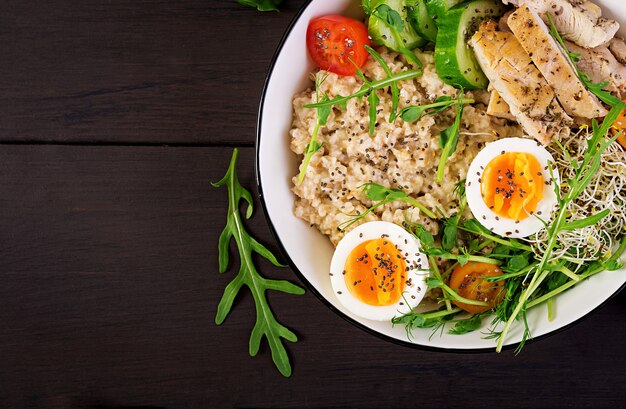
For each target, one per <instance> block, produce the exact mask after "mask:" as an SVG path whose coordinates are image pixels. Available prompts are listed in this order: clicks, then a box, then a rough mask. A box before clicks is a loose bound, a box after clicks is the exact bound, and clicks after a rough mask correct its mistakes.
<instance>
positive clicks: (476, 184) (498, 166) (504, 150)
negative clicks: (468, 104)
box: [465, 138, 560, 238]
mask: <svg viewBox="0 0 626 409" xmlns="http://www.w3.org/2000/svg"><path fill="white" fill-rule="evenodd" d="M559 183H560V180H559V175H558V172H557V170H556V167H555V166H554V159H553V158H552V155H550V153H549V152H548V151H547V150H546V149H545V148H544V147H542V146H541V145H539V144H538V143H537V142H536V141H534V140H531V139H525V138H505V139H500V140H498V141H495V142H492V143H490V144H488V145H487V146H486V147H485V148H484V149H483V150H481V151H480V152H479V153H478V155H476V158H474V160H473V161H472V163H471V165H470V167H469V170H468V173H467V179H466V182H465V191H466V197H467V203H468V205H469V208H470V210H471V211H472V214H473V215H474V217H475V218H476V220H478V221H479V222H480V223H481V224H482V225H483V226H485V227H486V228H488V229H489V230H491V231H492V232H494V233H496V234H498V235H500V236H503V237H512V238H522V237H528V236H530V235H531V234H534V233H537V232H538V231H539V230H541V229H542V228H543V227H544V222H548V221H549V219H550V216H551V214H552V211H553V209H554V206H555V205H556V204H557V198H556V193H555V191H554V188H555V186H559Z"/></svg>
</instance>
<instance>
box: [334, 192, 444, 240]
mask: <svg viewBox="0 0 626 409" xmlns="http://www.w3.org/2000/svg"><path fill="white" fill-rule="evenodd" d="M359 188H360V189H361V192H362V193H364V194H365V195H366V196H367V198H368V199H369V200H371V201H373V202H378V203H376V204H375V205H373V206H372V207H370V208H368V209H367V210H366V211H364V212H363V213H361V214H349V215H348V216H352V217H353V218H352V219H350V220H346V221H345V222H343V223H340V224H339V226H337V228H338V229H339V230H340V231H345V230H346V229H347V228H348V227H350V226H352V225H353V224H354V223H356V222H358V221H359V220H362V219H364V218H365V216H367V215H368V214H369V213H371V212H372V211H374V210H375V209H377V208H378V207H380V206H383V205H385V204H387V203H392V202H395V201H401V202H405V203H408V204H410V205H411V206H414V207H417V208H418V209H419V210H420V211H421V212H423V213H424V214H425V215H426V216H428V217H430V218H431V219H436V218H437V215H436V214H434V213H433V212H432V211H430V210H429V209H428V208H427V207H426V206H424V205H423V204H422V203H420V202H419V201H417V200H415V199H413V198H412V197H410V196H408V195H407V194H406V193H405V192H404V191H402V190H401V189H391V188H387V187H384V186H381V185H379V184H376V183H372V182H369V183H365V184H363V185H361V186H359Z"/></svg>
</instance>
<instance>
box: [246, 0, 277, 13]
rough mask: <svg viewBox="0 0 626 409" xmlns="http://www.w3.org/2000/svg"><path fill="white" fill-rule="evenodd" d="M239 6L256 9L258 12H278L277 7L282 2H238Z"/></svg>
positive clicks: (255, 0) (251, 0) (267, 0)
mask: <svg viewBox="0 0 626 409" xmlns="http://www.w3.org/2000/svg"><path fill="white" fill-rule="evenodd" d="M238 2H239V4H243V5H244V6H248V7H256V9H257V10H259V11H278V5H279V4H280V3H282V2H283V0H238Z"/></svg>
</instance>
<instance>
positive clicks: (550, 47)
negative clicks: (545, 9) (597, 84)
mask: <svg viewBox="0 0 626 409" xmlns="http://www.w3.org/2000/svg"><path fill="white" fill-rule="evenodd" d="M508 23H509V28H510V29H511V31H512V32H513V34H515V37H516V38H517V40H518V41H519V42H520V44H521V45H522V47H523V48H524V50H526V52H527V53H528V55H529V56H530V58H531V59H532V61H533V62H534V63H535V65H536V66H537V68H538V69H539V71H541V73H542V74H543V76H544V77H545V79H546V80H547V81H548V84H550V86H551V87H552V89H553V90H554V92H555V93H556V96H557V98H558V99H559V102H560V103H561V105H562V106H563V108H564V109H565V112H567V113H568V114H569V115H572V116H579V117H582V118H599V117H603V116H606V114H607V110H606V109H605V108H604V106H603V105H602V103H601V102H600V100H598V98H597V97H596V96H595V95H593V94H592V93H591V92H589V91H588V90H587V88H585V86H584V85H583V83H582V82H581V81H580V80H579V79H578V74H577V73H576V67H574V65H573V64H572V62H571V60H570V59H569V57H568V56H567V54H566V53H565V51H564V50H563V48H562V47H561V45H560V44H559V43H557V41H556V40H555V39H554V38H553V37H552V35H550V32H549V30H548V27H546V25H545V24H544V22H543V21H542V20H541V18H540V17H539V15H538V14H537V12H536V11H535V10H533V9H532V8H530V7H528V6H522V7H520V8H518V9H517V10H515V12H514V13H513V14H511V16H510V17H509V21H508Z"/></svg>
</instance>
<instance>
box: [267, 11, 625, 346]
mask: <svg viewBox="0 0 626 409" xmlns="http://www.w3.org/2000/svg"><path fill="white" fill-rule="evenodd" d="M359 3H360V2H359V1H358V0H333V1H329V0H312V1H310V2H309V3H307V4H306V5H305V6H304V7H303V8H302V10H300V12H299V13H298V15H297V16H296V17H295V19H294V21H293V23H292V24H291V26H290V27H289V29H288V30H287V32H286V33H285V35H284V37H283V39H282V41H281V43H280V45H279V47H278V50H277V52H276V55H275V57H274V61H273V64H272V66H271V68H270V71H269V75H268V77H267V80H266V84H265V88H264V92H263V96H262V99H261V106H260V109H259V123H258V135H257V138H258V139H257V183H258V189H259V193H260V196H261V202H262V203H263V205H264V207H265V212H266V215H267V218H268V221H269V223H270V225H271V228H272V230H273V232H274V235H275V237H276V240H277V241H278V243H279V246H280V248H281V250H282V252H283V254H284V256H285V257H286V259H287V260H288V262H289V265H290V266H291V268H292V269H293V271H294V272H296V274H298V276H299V277H300V279H301V280H302V281H303V282H304V283H305V284H306V285H307V286H308V288H309V289H310V290H311V291H312V292H313V293H314V294H315V295H317V296H318V297H319V298H320V300H322V302H324V303H325V304H326V305H327V306H328V307H329V308H330V309H331V310H333V311H335V312H336V313H338V314H339V315H340V316H342V317H343V318H345V319H346V320H348V321H349V322H351V323H353V324H355V325H356V326H358V327H360V328H362V329H364V330H365V331H367V332H370V333H373V334H375V335H378V336H381V337H383V338H385V339H387V340H389V341H392V342H396V343H401V344H405V345H409V346H417V347H420V348H426V349H439V350H461V351H462V350H477V349H494V347H495V342H494V340H493V339H484V338H483V337H484V334H482V333H481V332H483V331H475V332H473V333H469V334H465V335H447V334H444V335H442V336H439V335H436V336H433V337H432V338H431V339H429V337H430V335H431V330H429V329H424V330H416V331H414V333H413V335H414V336H413V338H411V339H408V338H407V335H406V333H405V330H404V328H403V327H402V326H396V327H392V326H391V324H390V323H388V322H376V321H369V320H365V319H362V318H359V317H357V316H355V315H353V314H351V313H350V312H349V311H347V310H346V309H345V308H344V307H343V306H342V305H341V304H340V303H339V301H338V300H337V298H336V296H335V295H334V293H333V291H332V288H331V285H330V280H329V276H328V270H329V265H330V260H331V257H332V254H333V246H332V245H331V243H330V241H329V240H328V238H326V237H325V236H323V235H322V234H321V233H320V232H319V231H318V230H316V229H315V228H313V227H310V226H309V225H308V224H307V223H306V222H305V221H303V220H301V219H298V218H297V217H295V216H294V214H293V206H294V195H293V193H292V192H291V191H290V188H291V186H292V182H291V178H292V177H293V176H294V175H296V174H297V173H298V165H299V160H300V159H299V158H298V157H296V155H295V154H294V153H293V152H291V151H290V150H289V134H288V132H289V129H290V126H291V115H292V106H291V101H292V97H293V95H294V94H296V93H297V92H300V91H302V90H304V89H305V88H306V87H307V86H308V85H309V73H310V72H311V70H312V69H313V68H314V66H313V63H312V61H311V60H310V58H309V57H308V55H307V51H306V45H305V33H306V28H307V24H308V22H309V21H310V20H311V19H312V18H314V17H318V16H322V15H326V14H332V13H335V14H343V15H347V16H352V17H359V16H362V12H361V10H360V7H359ZM596 3H598V4H600V5H602V7H603V9H604V13H605V15H606V16H609V17H611V18H614V19H616V20H617V21H620V22H622V25H623V28H622V31H621V32H622V33H626V8H625V7H624V6H623V0H597V1H596ZM625 284H626V269H622V270H619V271H612V272H603V273H601V274H598V275H596V276H594V277H592V278H591V279H589V280H587V281H585V282H584V283H581V284H579V285H577V286H576V287H574V288H572V289H571V290H569V291H567V292H565V293H563V294H561V295H559V296H558V298H557V300H556V303H555V308H556V318H555V319H554V320H553V321H551V322H550V321H548V319H547V307H546V306H545V304H544V305H543V306H538V307H535V308H533V309H531V310H530V311H529V313H528V322H529V325H530V328H531V330H532V335H533V339H535V340H537V339H538V338H540V337H542V336H545V335H547V334H550V333H554V332H555V331H558V330H561V329H564V328H566V327H568V326H569V325H571V324H573V323H575V322H576V321H578V320H580V319H581V318H583V317H584V316H586V315H587V314H589V313H590V312H591V311H593V310H594V309H596V308H598V307H599V306H600V305H601V304H603V303H604V302H606V301H607V300H608V299H609V298H611V297H612V296H613V295H615V294H617V292H619V290H620V289H621V288H622V287H624V285H625ZM432 307H434V306H432ZM485 321H488V320H485ZM486 324H487V323H485V325H486ZM521 330H522V328H521V326H520V325H517V326H515V327H514V328H513V330H511V331H510V333H509V337H508V338H507V342H506V345H508V346H511V345H515V344H517V343H518V342H519V341H520V339H521V335H522V331H521Z"/></svg>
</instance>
